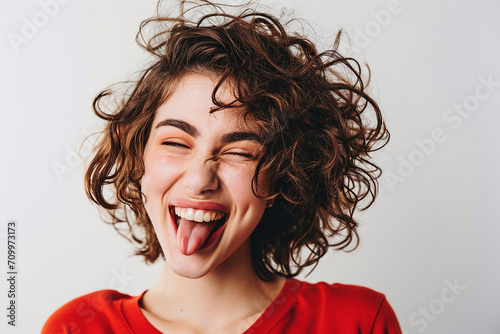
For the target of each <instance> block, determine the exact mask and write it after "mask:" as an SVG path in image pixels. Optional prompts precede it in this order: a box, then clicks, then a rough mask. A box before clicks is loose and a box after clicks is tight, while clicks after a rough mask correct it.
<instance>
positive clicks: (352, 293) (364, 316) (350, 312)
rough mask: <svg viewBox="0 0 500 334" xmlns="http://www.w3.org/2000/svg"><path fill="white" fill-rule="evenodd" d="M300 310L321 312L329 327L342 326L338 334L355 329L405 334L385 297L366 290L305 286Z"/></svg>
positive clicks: (308, 284) (300, 296)
mask: <svg viewBox="0 0 500 334" xmlns="http://www.w3.org/2000/svg"><path fill="white" fill-rule="evenodd" d="M297 308H298V310H299V309H300V310H301V312H307V311H306V310H307V309H312V310H314V312H315V313H316V314H317V313H318V311H319V310H321V311H319V312H320V313H321V314H322V317H324V319H328V322H329V323H331V322H332V321H334V322H336V323H338V324H341V325H339V326H341V327H339V328H338V330H339V331H340V332H343V333H350V329H351V328H363V329H364V330H363V331H361V332H362V333H365V332H367V333H401V330H400V327H399V323H398V320H397V317H396V315H395V313H394V311H393V309H392V308H391V306H390V304H389V303H388V301H387V299H386V297H385V295H384V294H382V293H380V292H377V291H375V290H372V289H370V288H367V287H364V286H358V285H349V284H340V283H335V284H329V283H325V282H319V283H308V282H301V287H300V290H299V292H298V294H297ZM309 312H310V311H309ZM314 316H316V315H314Z"/></svg>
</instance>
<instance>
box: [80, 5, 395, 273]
mask: <svg viewBox="0 0 500 334" xmlns="http://www.w3.org/2000/svg"><path fill="white" fill-rule="evenodd" d="M200 3H201V5H200V6H195V8H197V9H199V7H201V8H205V7H209V8H210V9H211V10H212V12H211V13H210V14H205V15H203V14H201V15H200V17H199V18H198V19H196V20H195V19H188V18H187V16H188V14H192V12H191V10H192V9H193V8H191V9H185V8H184V7H183V6H181V8H182V10H181V14H180V15H178V16H175V17H173V16H167V17H165V16H161V15H158V16H157V17H153V18H150V19H148V20H146V21H144V22H143V23H142V24H141V27H140V30H139V33H138V35H137V41H138V43H139V44H140V45H141V46H142V47H143V48H144V49H145V50H146V51H148V52H149V53H150V55H151V56H152V57H153V59H154V60H153V63H152V65H151V66H150V67H149V68H147V69H146V70H145V71H144V72H143V73H142V75H141V77H140V78H139V79H138V80H137V81H136V82H134V84H133V86H131V89H130V91H129V93H128V94H126V95H123V96H122V99H121V100H118V105H117V106H116V107H115V108H113V110H112V111H111V112H109V113H108V112H105V111H104V110H105V109H106V108H104V107H105V106H106V102H109V101H110V100H109V97H113V96H114V95H113V94H116V93H114V92H113V91H111V90H105V91H103V92H101V93H100V94H99V95H98V96H97V97H96V98H95V100H94V111H95V113H96V114H97V115H98V116H99V117H100V118H102V119H103V120H105V121H106V122H107V123H106V129H105V131H104V133H103V136H102V139H101V141H100V143H99V144H98V146H97V151H96V155H95V157H94V158H93V160H92V161H91V163H90V165H89V167H88V169H87V172H86V175H85V186H86V191H87V194H88V196H89V198H90V199H91V200H92V201H93V202H95V203H97V204H98V205H100V206H101V207H102V208H104V209H105V210H106V212H107V213H108V214H109V215H110V217H111V220H110V222H111V223H112V224H113V225H114V226H115V228H116V229H117V230H118V231H119V232H120V233H122V234H123V235H125V236H127V237H128V238H129V239H130V240H132V241H133V242H135V243H137V245H138V248H137V251H136V254H138V255H142V256H144V258H145V260H146V262H154V261H156V260H157V259H158V257H160V256H163V253H162V250H161V247H160V244H159V242H158V239H157V237H156V235H155V232H154V230H153V227H152V224H151V221H150V219H149V217H148V215H147V213H146V210H145V208H144V205H143V201H142V198H141V187H140V179H141V177H142V175H143V174H144V163H143V153H144V148H145V146H146V142H147V140H148V136H149V132H150V130H151V125H152V122H153V118H154V115H155V111H156V110H157V109H158V107H159V106H160V105H161V104H162V103H164V102H165V100H166V99H168V97H169V94H170V93H171V92H172V91H173V90H174V89H175V87H176V85H177V83H178V82H179V81H180V79H181V78H182V76H183V75H185V74H187V73H193V72H194V73H200V74H206V75H210V76H213V77H214V78H216V79H218V84H217V85H216V87H215V89H214V91H213V93H212V100H213V102H214V104H215V106H216V108H215V109H214V110H212V112H216V111H217V110H219V109H224V108H233V107H241V106H243V107H244V108H245V112H246V116H251V117H252V119H254V120H256V121H257V123H258V124H259V126H260V129H261V134H262V136H264V138H265V152H264V154H263V156H262V158H261V160H260V161H259V163H258V166H257V168H256V171H255V174H254V179H253V184H252V185H253V191H254V193H255V194H258V193H259V192H258V190H257V189H255V187H256V184H257V183H258V182H256V181H257V178H258V175H259V173H261V172H262V171H265V172H266V173H267V175H271V179H272V180H271V194H270V195H269V196H268V197H266V198H267V199H269V200H270V201H272V203H273V206H272V207H271V208H267V209H266V211H265V213H264V216H263V218H262V220H261V222H260V223H259V225H258V226H257V227H256V229H255V230H254V232H253V233H252V235H251V238H250V241H251V252H252V264H253V267H254V269H255V271H256V273H257V274H258V275H259V277H261V278H262V279H263V280H272V279H273V277H275V276H276V275H279V276H284V277H293V276H295V275H297V274H299V273H300V272H301V270H302V269H303V268H305V267H307V266H311V265H316V264H317V263H318V261H319V259H320V258H321V257H322V256H323V255H325V254H326V252H327V251H328V249H329V248H330V247H335V248H337V249H345V248H346V247H348V246H349V245H350V244H352V243H353V241H354V246H353V247H354V248H355V247H356V246H357V242H358V237H357V232H356V228H357V226H358V223H357V221H356V220H355V219H354V212H355V210H356V209H357V208H361V209H365V208H367V207H369V206H370V205H371V204H372V203H373V201H374V199H375V196H376V194H377V186H378V183H377V179H378V178H379V177H380V173H381V171H380V168H379V167H378V166H376V165H375V164H374V163H373V162H372V161H371V158H370V154H371V153H372V152H373V151H375V150H377V149H379V148H381V147H383V146H384V145H385V144H386V143H387V140H388V138H389V133H388V131H387V129H386V127H385V124H384V122H383V120H382V114H381V111H380V109H379V107H378V105H377V103H376V102H375V101H374V100H373V99H372V98H371V97H370V96H369V95H368V94H367V92H366V82H367V80H366V79H364V78H363V77H362V74H361V66H360V65H359V63H358V62H357V61H356V60H354V59H352V58H345V57H343V56H341V55H340V54H339V53H338V52H337V49H338V44H339V41H340V33H339V34H338V35H337V38H336V40H335V43H334V46H333V49H332V50H328V51H324V52H321V53H320V52H318V51H317V49H316V47H315V46H314V44H313V43H312V42H311V41H309V40H308V39H307V38H304V37H301V36H299V35H297V34H295V33H288V32H287V31H286V30H285V25H283V24H281V23H280V22H279V21H278V19H277V18H275V17H273V16H271V15H269V14H265V13H260V12H256V11H252V10H245V11H244V12H242V13H239V14H237V15H230V14H227V13H225V12H224V11H222V9H221V7H220V6H218V5H214V4H211V3H209V2H207V1H200ZM181 4H182V5H184V4H185V2H184V1H181ZM151 32H152V37H150V38H146V37H145V36H146V35H148V33H149V34H151ZM224 83H229V84H230V85H231V87H233V89H234V95H235V97H236V98H235V100H234V101H230V102H226V103H223V102H221V101H218V100H217V98H216V96H217V94H216V93H217V90H218V89H219V87H221V86H222V85H223V84H224ZM105 186H111V187H112V188H113V190H114V191H113V193H114V194H115V196H113V198H112V199H108V198H106V196H105V195H104V190H105V188H106V187H105ZM360 203H362V204H363V205H361V204H360ZM121 226H124V227H125V228H124V229H122V228H120V227H121Z"/></svg>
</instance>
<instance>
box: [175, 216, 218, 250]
mask: <svg viewBox="0 0 500 334" xmlns="http://www.w3.org/2000/svg"><path fill="white" fill-rule="evenodd" d="M178 222H179V226H178V227H177V247H179V250H180V252H181V253H182V254H184V255H192V254H194V253H195V252H196V251H198V250H199V249H200V248H201V247H202V246H203V244H204V243H205V241H206V240H207V238H208V236H209V235H210V233H211V232H212V230H213V229H214V227H215V221H211V222H208V223H207V222H203V223H197V222H194V221H192V220H187V219H184V218H179V220H178Z"/></svg>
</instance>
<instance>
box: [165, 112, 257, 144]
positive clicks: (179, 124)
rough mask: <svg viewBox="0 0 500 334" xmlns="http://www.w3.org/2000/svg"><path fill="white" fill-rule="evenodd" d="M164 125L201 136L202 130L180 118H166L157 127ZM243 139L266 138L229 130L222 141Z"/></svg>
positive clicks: (251, 133)
mask: <svg viewBox="0 0 500 334" xmlns="http://www.w3.org/2000/svg"><path fill="white" fill-rule="evenodd" d="M162 126H173V127H175V128H178V129H179V130H181V131H184V132H186V133H187V134H189V135H190V136H192V137H199V136H200V131H198V129H197V128H196V127H194V126H193V125H191V124H189V123H187V122H185V121H182V120H180V119H171V118H168V119H164V120H163V121H161V122H159V123H158V124H156V126H155V129H158V128H159V127H162ZM243 140H253V141H256V142H258V143H261V144H262V143H264V138H262V137H261V136H259V135H258V134H256V133H254V132H244V131H235V132H229V133H226V134H224V135H222V138H221V141H222V142H223V143H233V142H237V141H243Z"/></svg>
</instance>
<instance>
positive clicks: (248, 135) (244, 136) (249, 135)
mask: <svg viewBox="0 0 500 334" xmlns="http://www.w3.org/2000/svg"><path fill="white" fill-rule="evenodd" d="M221 140H222V142H223V143H232V142H236V141H242V140H253V141H256V142H259V143H261V144H262V143H264V138H262V137H261V136H259V135H258V134H256V133H253V132H229V133H226V134H224V135H223V136H222V138H221Z"/></svg>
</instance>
